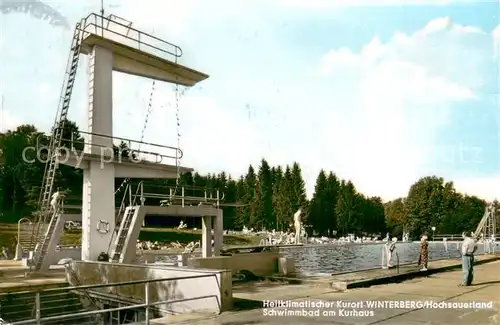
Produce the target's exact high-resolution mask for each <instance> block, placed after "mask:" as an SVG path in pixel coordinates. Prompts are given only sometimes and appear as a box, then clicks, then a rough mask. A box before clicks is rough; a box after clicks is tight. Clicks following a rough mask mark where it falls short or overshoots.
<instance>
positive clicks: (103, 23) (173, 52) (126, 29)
mask: <svg viewBox="0 0 500 325" xmlns="http://www.w3.org/2000/svg"><path fill="white" fill-rule="evenodd" d="M83 33H84V37H87V36H88V35H90V34H94V35H97V36H100V37H103V38H106V39H109V40H112V41H114V42H117V43H121V44H124V45H127V46H129V47H132V48H134V49H137V50H141V51H144V52H147V53H149V54H152V55H155V56H158V57H161V58H164V59H167V60H174V61H175V59H176V58H179V57H181V56H182V49H181V48H180V47H179V46H177V45H175V44H172V43H169V42H167V41H164V40H162V39H160V38H158V37H155V36H152V35H150V34H147V33H144V32H141V31H139V30H137V29H135V28H132V23H131V22H129V21H127V20H126V19H123V18H120V17H117V16H115V15H110V16H108V17H102V16H100V15H98V14H95V13H92V14H90V15H89V16H87V18H85V26H84V27H83Z"/></svg>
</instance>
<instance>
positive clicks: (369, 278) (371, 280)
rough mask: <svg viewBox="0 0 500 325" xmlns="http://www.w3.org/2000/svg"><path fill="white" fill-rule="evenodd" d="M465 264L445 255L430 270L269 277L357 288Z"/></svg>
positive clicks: (480, 260) (485, 258)
mask: <svg viewBox="0 0 500 325" xmlns="http://www.w3.org/2000/svg"><path fill="white" fill-rule="evenodd" d="M497 260H500V254H496V255H491V254H490V255H484V254H483V255H478V256H476V261H475V263H474V265H481V264H484V263H489V262H494V261H497ZM461 266H462V264H461V261H460V260H459V259H442V260H435V261H429V268H428V270H427V271H420V270H419V268H418V266H417V265H416V264H411V265H403V266H400V267H399V268H397V267H394V268H391V269H381V268H374V269H370V270H362V271H354V272H345V273H339V274H332V275H322V276H310V277H307V278H289V277H282V276H272V277H266V279H268V280H271V281H281V282H287V283H288V284H309V285H313V286H319V287H326V288H330V289H333V290H335V291H345V290H347V289H354V288H366V287H370V286H374V285H383V284H390V283H397V282H402V281H406V280H411V279H413V278H418V277H426V276H429V275H432V274H436V273H442V272H447V271H450V270H454V269H457V268H460V267H461Z"/></svg>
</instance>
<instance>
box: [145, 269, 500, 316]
mask: <svg viewBox="0 0 500 325" xmlns="http://www.w3.org/2000/svg"><path fill="white" fill-rule="evenodd" d="M499 274H500V261H498V262H491V263H488V264H483V265H479V266H476V268H475V283H474V284H473V285H472V286H470V287H458V286H457V284H458V283H459V282H460V279H461V276H462V274H461V271H450V272H445V273H439V274H435V275H430V276H428V277H425V278H418V279H414V280H410V281H406V282H403V283H397V284H388V285H380V286H373V287H370V288H363V289H350V290H348V291H346V292H331V289H330V290H328V289H327V288H325V287H322V286H320V287H318V286H312V285H281V286H273V287H262V288H261V287H256V288H255V290H254V293H253V294H252V295H249V294H247V295H246V296H247V297H249V296H252V298H253V299H255V300H264V299H269V300H286V299H294V298H295V297H297V295H298V294H300V295H301V296H302V297H303V298H301V299H294V300H293V301H294V302H301V301H309V302H316V303H318V302H321V303H332V304H333V305H334V307H332V308H322V309H320V311H319V312H320V313H323V312H324V311H327V312H328V311H329V312H330V316H323V315H320V316H317V315H316V316H310V317H301V316H266V315H264V314H265V313H266V312H267V313H270V312H271V311H272V312H275V313H276V312H284V311H285V310H286V309H285V308H275V309H274V310H273V309H267V311H266V310H265V309H254V310H249V311H239V312H228V313H223V314H222V315H219V316H215V317H201V316H200V317H201V318H198V319H197V320H186V321H180V322H175V324H191V325H215V324H221V325H244V324H253V325H258V324H287V325H288V324H290V325H291V324H332V325H336V324H337V325H339V324H343V325H358V324H369V325H372V324H384V325H386V324H387V325H389V324H404V325H416V324H450V325H451V324H453V325H459V324H467V325H470V324H497V323H500V314H499V311H498V309H497V308H499V307H500V279H499V278H500V277H499ZM235 296H236V297H238V293H235ZM428 300H432V301H434V302H447V303H453V302H462V303H463V302H492V306H493V308H490V309H488V308H486V309H481V308H461V309H458V308H455V309H453V308H435V309H429V308H427V309H419V308H416V307H415V308H411V306H405V307H409V308H402V309H401V308H394V307H393V308H380V309H374V308H369V307H368V306H367V305H366V303H365V305H364V306H359V307H347V308H344V310H345V311H348V312H349V311H350V312H352V311H353V310H357V311H358V312H360V311H364V312H365V313H367V314H368V316H359V315H358V317H356V316H349V315H345V312H342V311H341V309H342V308H340V307H337V302H339V301H340V302H342V301H343V302H349V301H352V302H359V301H364V302H367V301H419V302H424V301H428ZM258 304H262V303H261V302H260V303H258ZM300 309H301V308H295V309H291V308H290V309H289V310H300ZM304 309H305V310H308V311H314V310H317V309H318V308H312V307H307V308H304ZM172 321H174V320H173V319H171V320H170V322H172ZM170 322H169V323H170ZM151 323H152V324H154V321H152V322H151Z"/></svg>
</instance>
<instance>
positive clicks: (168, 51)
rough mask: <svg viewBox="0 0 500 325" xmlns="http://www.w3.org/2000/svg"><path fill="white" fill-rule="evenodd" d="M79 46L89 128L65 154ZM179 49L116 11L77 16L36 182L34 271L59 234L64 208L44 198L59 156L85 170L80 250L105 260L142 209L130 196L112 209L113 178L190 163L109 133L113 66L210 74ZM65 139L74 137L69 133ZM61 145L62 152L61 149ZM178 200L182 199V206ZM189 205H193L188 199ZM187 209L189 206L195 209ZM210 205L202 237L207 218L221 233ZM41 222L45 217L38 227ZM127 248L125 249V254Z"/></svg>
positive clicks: (45, 262) (139, 72)
mask: <svg viewBox="0 0 500 325" xmlns="http://www.w3.org/2000/svg"><path fill="white" fill-rule="evenodd" d="M80 54H85V55H87V56H88V60H89V69H88V108H87V116H88V120H87V121H88V125H87V131H86V132H81V133H82V135H83V136H84V138H85V140H84V141H83V143H81V144H83V150H82V151H75V150H70V151H71V154H68V151H67V150H66V151H64V150H60V149H61V143H62V141H64V142H66V143H67V142H68V139H63V135H62V130H63V128H64V123H65V120H66V118H67V114H68V110H69V103H70V100H71V93H72V89H73V85H74V80H75V78H76V70H77V67H78V62H79V57H80ZM181 55H182V50H181V49H180V47H178V46H176V45H174V44H172V43H169V42H166V41H164V40H161V39H159V38H157V37H154V36H152V35H149V34H147V33H144V32H141V31H139V30H137V29H134V28H133V27H132V23H131V22H128V21H126V20H124V19H122V18H119V17H117V16H114V15H110V16H108V17H103V16H100V15H98V14H95V13H93V14H90V15H89V16H87V17H86V18H84V19H82V21H81V22H80V23H78V24H77V26H76V28H75V33H74V35H73V40H72V45H71V50H70V55H69V58H68V63H67V71H66V74H65V81H64V84H63V88H62V95H61V101H60V103H59V109H58V113H57V116H56V120H55V123H54V128H53V130H54V131H53V136H52V138H51V144H50V151H49V161H48V162H47V166H46V170H45V176H44V183H43V184H42V193H41V196H40V211H41V213H40V215H42V216H43V217H40V219H39V220H38V222H37V224H39V226H38V230H37V232H35V231H34V233H33V235H32V242H33V241H35V242H38V244H39V245H37V248H36V249H35V254H34V259H33V265H34V266H35V268H34V269H35V271H38V270H41V269H47V268H48V266H49V265H50V263H51V262H52V261H50V260H49V259H46V258H45V257H46V256H47V254H48V252H50V251H52V250H53V249H54V248H55V245H57V241H58V240H55V239H56V237H57V238H58V237H59V235H60V234H58V231H57V229H60V227H61V225H60V223H61V220H60V219H62V218H60V216H61V215H63V214H64V211H58V209H55V211H54V209H53V208H51V205H50V203H49V202H50V198H51V196H52V193H53V192H55V191H53V187H54V179H55V170H56V169H57V166H58V164H59V163H63V164H67V165H70V166H73V167H75V168H80V169H82V170H83V197H82V256H81V258H82V260H87V261H95V260H97V259H98V257H99V256H100V255H102V253H107V254H109V256H110V260H113V261H122V262H123V261H124V256H123V254H122V253H125V250H126V246H127V245H128V244H130V245H128V246H130V247H131V245H132V244H133V246H134V248H135V242H134V240H130V239H131V237H130V236H131V235H132V237H135V238H137V236H138V234H139V232H140V227H141V225H142V221H141V220H143V219H144V216H145V215H146V210H145V209H144V208H143V207H141V206H140V205H135V204H133V202H130V205H129V206H127V207H126V209H125V210H124V211H122V215H121V216H118V217H116V211H115V178H156V179H161V178H163V179H169V178H170V179H171V178H176V177H179V174H181V173H184V172H190V171H192V170H193V169H192V168H186V167H180V166H179V159H180V158H181V157H182V151H181V150H180V148H175V147H171V146H164V145H159V144H151V143H144V142H141V141H134V140H131V139H124V138H117V137H114V136H113V134H112V132H113V100H112V98H113V96H112V85H113V75H112V73H113V71H118V72H122V73H127V74H131V75H135V76H140V77H144V78H149V79H152V80H158V81H163V82H169V83H176V84H179V85H183V86H187V87H191V86H194V85H196V84H197V83H198V82H201V81H203V80H205V79H207V78H208V75H206V74H204V73H202V72H199V71H196V70H193V69H191V68H188V67H186V66H183V65H181V64H179V63H178V58H179V57H181ZM114 140H120V141H124V142H126V143H128V144H129V147H130V148H133V147H134V144H135V145H137V148H139V147H140V146H141V145H149V146H150V147H154V148H155V149H154V151H146V150H140V149H137V150H134V154H133V155H129V156H127V157H122V155H120V154H118V155H117V154H116V153H115V152H114V150H113V145H114V143H113V141H114ZM69 142H70V143H72V144H74V143H75V141H73V139H71V141H69ZM63 152H66V156H64V153H63ZM174 195H175V193H174ZM183 208H184V206H181V207H180V209H183ZM190 208H192V209H194V210H196V209H195V208H194V207H190ZM167 210H168V209H167ZM194 210H193V211H194ZM201 210H204V209H201V207H200V213H207V211H201ZM205 210H206V209H205ZM155 211H156V210H155ZM172 211H174V212H176V213H177V214H178V213H180V212H179V211H180V210H178V209H177V210H176V208H175V207H173V206H171V207H169V210H168V211H164V212H168V213H171V212H172ZM193 211H192V213H195V212H193ZM210 213H211V214H209V216H211V215H212V216H213V217H214V219H215V220H213V221H212V219H211V217H210V221H209V219H205V218H204V219H203V220H204V225H205V223H207V225H206V226H204V229H203V231H204V232H208V233H207V234H205V233H204V235H203V238H204V242H205V243H206V244H207V243H209V241H208V239H206V238H208V237H210V238H211V234H210V231H211V226H208V224H209V223H210V224H212V223H213V224H214V237H215V238H218V237H220V238H222V210H220V209H219V207H215V208H214V211H212V212H210ZM195 215H199V214H198V213H196V214H195ZM205 215H206V214H205ZM200 216H201V215H200ZM115 219H116V220H115ZM40 224H48V225H47V226H46V228H43V227H41V226H40ZM39 229H46V230H44V232H45V233H44V236H43V237H42V236H40V235H39V234H38V232H41V230H39ZM134 234H136V235H137V236H135V235H134ZM221 240H222V239H221ZM127 243H128V244H127ZM209 246H210V245H209ZM215 246H216V249H215V251H214V253H215V254H216V255H218V253H219V251H220V246H221V243H219V240H217V244H216V245H215ZM110 247H112V248H111V251H110ZM210 248H211V246H210ZM129 251H130V250H129ZM130 254H131V253H130ZM130 254H128V253H127V256H130ZM134 254H135V251H134ZM203 255H204V256H205V255H209V256H211V251H210V250H208V248H207V249H204V253H203ZM129 259H130V258H128V257H127V258H125V260H129Z"/></svg>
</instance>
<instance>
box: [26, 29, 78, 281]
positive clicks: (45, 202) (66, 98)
mask: <svg viewBox="0 0 500 325" xmlns="http://www.w3.org/2000/svg"><path fill="white" fill-rule="evenodd" d="M84 24H85V20H82V21H81V22H79V23H77V24H76V27H75V31H74V33H73V39H72V42H71V49H70V54H69V57H68V62H67V65H66V73H65V78H64V83H63V88H62V89H63V90H62V94H61V97H60V99H59V107H58V111H57V115H56V120H55V123H54V127H53V130H52V132H53V133H52V137H51V139H50V146H49V152H48V157H47V158H48V161H47V164H46V165H45V172H44V178H43V182H42V187H41V193H40V198H39V202H38V203H39V209H40V213H39V217H38V220H37V225H36V226H35V227H34V229H33V234H32V236H31V245H30V246H35V245H36V243H37V242H39V240H38V239H39V238H41V236H43V232H42V229H41V228H42V225H43V224H44V223H46V222H47V219H48V218H49V216H50V217H51V220H50V221H49V225H48V230H47V233H46V234H45V237H44V238H43V244H42V245H41V247H38V248H39V249H41V251H40V252H35V253H36V254H35V258H36V261H35V265H37V267H38V266H39V265H40V266H41V265H42V263H43V259H44V257H45V255H46V252H45V251H43V250H44V249H46V245H48V242H49V241H50V236H52V231H53V227H55V224H56V222H57V218H58V217H59V214H58V213H51V211H50V200H51V196H52V189H53V186H54V179H55V176H56V170H57V167H58V161H57V159H58V157H57V155H58V154H59V152H58V149H59V147H60V146H61V141H62V136H63V131H64V126H65V122H66V118H67V116H68V111H69V105H70V102H71V94H72V92H73V86H74V84H75V80H76V72H77V69H78V62H79V58H80V51H81V43H82V38H83V33H82V27H83V26H84ZM51 229H52V230H51ZM35 271H37V269H36V268H35Z"/></svg>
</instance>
